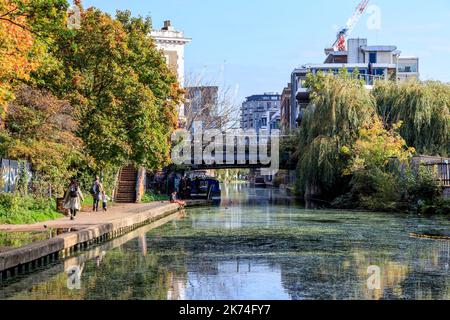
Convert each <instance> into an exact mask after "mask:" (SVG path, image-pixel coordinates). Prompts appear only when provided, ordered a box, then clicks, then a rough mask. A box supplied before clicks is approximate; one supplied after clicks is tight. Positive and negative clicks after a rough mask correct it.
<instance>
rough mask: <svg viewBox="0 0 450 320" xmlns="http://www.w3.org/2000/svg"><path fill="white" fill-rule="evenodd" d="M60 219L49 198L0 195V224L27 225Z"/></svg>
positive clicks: (54, 205)
mask: <svg viewBox="0 0 450 320" xmlns="http://www.w3.org/2000/svg"><path fill="white" fill-rule="evenodd" d="M59 217H62V215H61V214H60V213H58V212H57V211H56V203H55V201H54V200H52V199H49V198H41V197H32V196H21V195H19V194H9V193H0V224H3V223H6V224H28V223H34V222H41V221H46V220H53V219H56V218H59Z"/></svg>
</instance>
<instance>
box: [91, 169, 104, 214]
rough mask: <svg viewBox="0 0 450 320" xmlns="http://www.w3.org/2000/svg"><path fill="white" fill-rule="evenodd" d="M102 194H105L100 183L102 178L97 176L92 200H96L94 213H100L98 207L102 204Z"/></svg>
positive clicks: (92, 188) (93, 185) (92, 190)
mask: <svg viewBox="0 0 450 320" xmlns="http://www.w3.org/2000/svg"><path fill="white" fill-rule="evenodd" d="M102 192H103V186H102V184H101V183H100V177H99V176H96V177H95V181H94V183H93V184H92V187H91V194H92V198H94V203H93V207H92V211H94V212H98V205H99V203H100V200H102Z"/></svg>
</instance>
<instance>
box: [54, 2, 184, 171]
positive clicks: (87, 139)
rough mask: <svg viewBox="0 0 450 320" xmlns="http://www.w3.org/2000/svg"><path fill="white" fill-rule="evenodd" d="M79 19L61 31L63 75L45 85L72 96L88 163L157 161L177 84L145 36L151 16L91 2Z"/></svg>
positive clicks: (161, 160) (164, 147)
mask: <svg viewBox="0 0 450 320" xmlns="http://www.w3.org/2000/svg"><path fill="white" fill-rule="evenodd" d="M81 21H82V24H81V29H79V30H76V31H74V32H72V33H71V34H64V35H63V36H62V37H61V38H60V39H59V42H58V46H59V50H57V51H55V55H57V56H58V59H59V60H60V61H62V63H61V72H62V74H63V77H54V78H55V79H57V80H55V81H53V82H52V81H50V84H49V87H51V88H52V90H54V91H56V92H58V94H59V95H64V96H69V97H70V101H71V103H72V105H73V106H74V108H75V111H76V112H75V114H76V116H77V120H78V122H79V127H78V135H79V137H80V138H82V140H83V142H84V145H85V152H86V153H87V154H88V155H89V156H90V157H92V159H94V161H93V163H91V166H92V167H93V169H94V170H96V171H97V172H100V171H101V170H104V169H105V168H106V169H108V170H113V171H114V170H115V171H117V169H118V168H119V167H120V166H122V165H123V164H124V163H126V162H127V161H134V162H135V163H136V164H138V165H143V166H145V167H147V168H149V169H157V168H160V167H161V166H162V165H165V164H167V162H168V159H169V150H170V143H169V137H170V134H171V133H172V131H173V129H174V128H175V125H176V121H175V120H174V119H176V110H175V106H176V105H178V104H179V102H180V100H181V93H182V92H181V90H178V89H177V87H178V84H177V80H176V76H175V75H174V74H173V73H172V72H171V71H170V70H169V69H168V67H167V65H166V62H165V58H164V56H163V55H162V53H161V52H159V51H158V50H157V48H156V45H155V43H154V41H153V40H152V39H151V38H150V37H149V36H148V33H149V32H150V22H149V18H147V19H143V18H131V15H130V14H129V13H126V12H125V13H124V12H119V13H118V19H113V18H111V17H110V16H109V15H107V14H105V13H103V12H101V11H100V10H97V9H94V8H89V9H87V10H83V11H82V19H81Z"/></svg>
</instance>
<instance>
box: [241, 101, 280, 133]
mask: <svg viewBox="0 0 450 320" xmlns="http://www.w3.org/2000/svg"><path fill="white" fill-rule="evenodd" d="M280 102H281V95H280V94H278V93H264V94H260V95H253V96H250V97H247V98H246V100H245V101H244V103H242V107H241V128H242V129H244V130H248V129H255V130H256V131H257V132H259V131H260V130H267V131H268V132H271V130H273V129H279V127H280V120H281V115H280Z"/></svg>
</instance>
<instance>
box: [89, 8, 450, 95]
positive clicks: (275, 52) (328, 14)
mask: <svg viewBox="0 0 450 320" xmlns="http://www.w3.org/2000/svg"><path fill="white" fill-rule="evenodd" d="M358 2H359V0H341V1H330V0H310V1H306V0H304V1H303V0H277V1H275V0H145V1H144V0H127V1H123V0H116V1H111V0H89V1H87V0H85V1H83V3H84V6H85V7H87V6H91V5H92V6H95V7H98V8H100V9H102V10H104V11H106V12H109V13H111V14H114V13H115V11H116V9H122V10H123V9H129V10H131V12H132V13H133V14H134V15H144V16H145V15H150V16H151V17H152V19H153V26H154V28H160V27H161V26H162V24H163V21H164V20H172V24H173V26H174V27H175V28H176V29H178V30H181V31H184V32H185V35H186V36H187V37H190V38H192V39H193V42H192V43H191V44H189V45H188V46H187V47H186V72H187V73H190V74H204V78H205V79H206V81H208V82H215V83H217V84H219V85H222V86H225V87H229V88H231V89H232V90H233V91H235V92H236V94H237V96H236V98H237V100H238V102H240V101H241V100H243V99H244V97H246V96H249V95H252V94H257V93H263V92H281V91H282V89H283V87H284V86H286V84H287V82H288V81H289V78H290V73H291V72H292V70H293V69H294V68H295V67H296V66H299V65H302V64H305V63H321V62H323V59H324V53H323V49H324V48H325V47H326V46H331V44H332V43H333V41H334V39H335V34H336V28H337V27H341V26H343V25H344V24H345V23H346V21H347V19H348V18H349V17H350V16H351V14H352V13H353V11H354V9H355V7H356V5H357V4H358ZM370 4H371V5H377V6H378V7H379V8H380V10H381V29H380V30H370V29H369V28H368V27H367V21H368V19H369V18H370V15H369V14H368V13H366V14H365V15H364V16H363V17H362V19H361V21H360V23H359V24H358V26H357V27H356V28H355V30H354V31H353V33H352V36H354V37H367V38H368V39H369V44H384V45H391V44H392V45H396V46H397V47H398V48H399V50H401V51H402V53H403V55H408V56H410V55H414V56H419V57H420V58H421V66H420V68H421V70H420V71H421V76H422V79H435V80H441V81H445V82H450V70H449V69H450V68H449V67H450V59H449V57H450V2H449V1H448V0H431V1H424V0H408V1H406V0H395V1H392V0H371V1H370Z"/></svg>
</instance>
